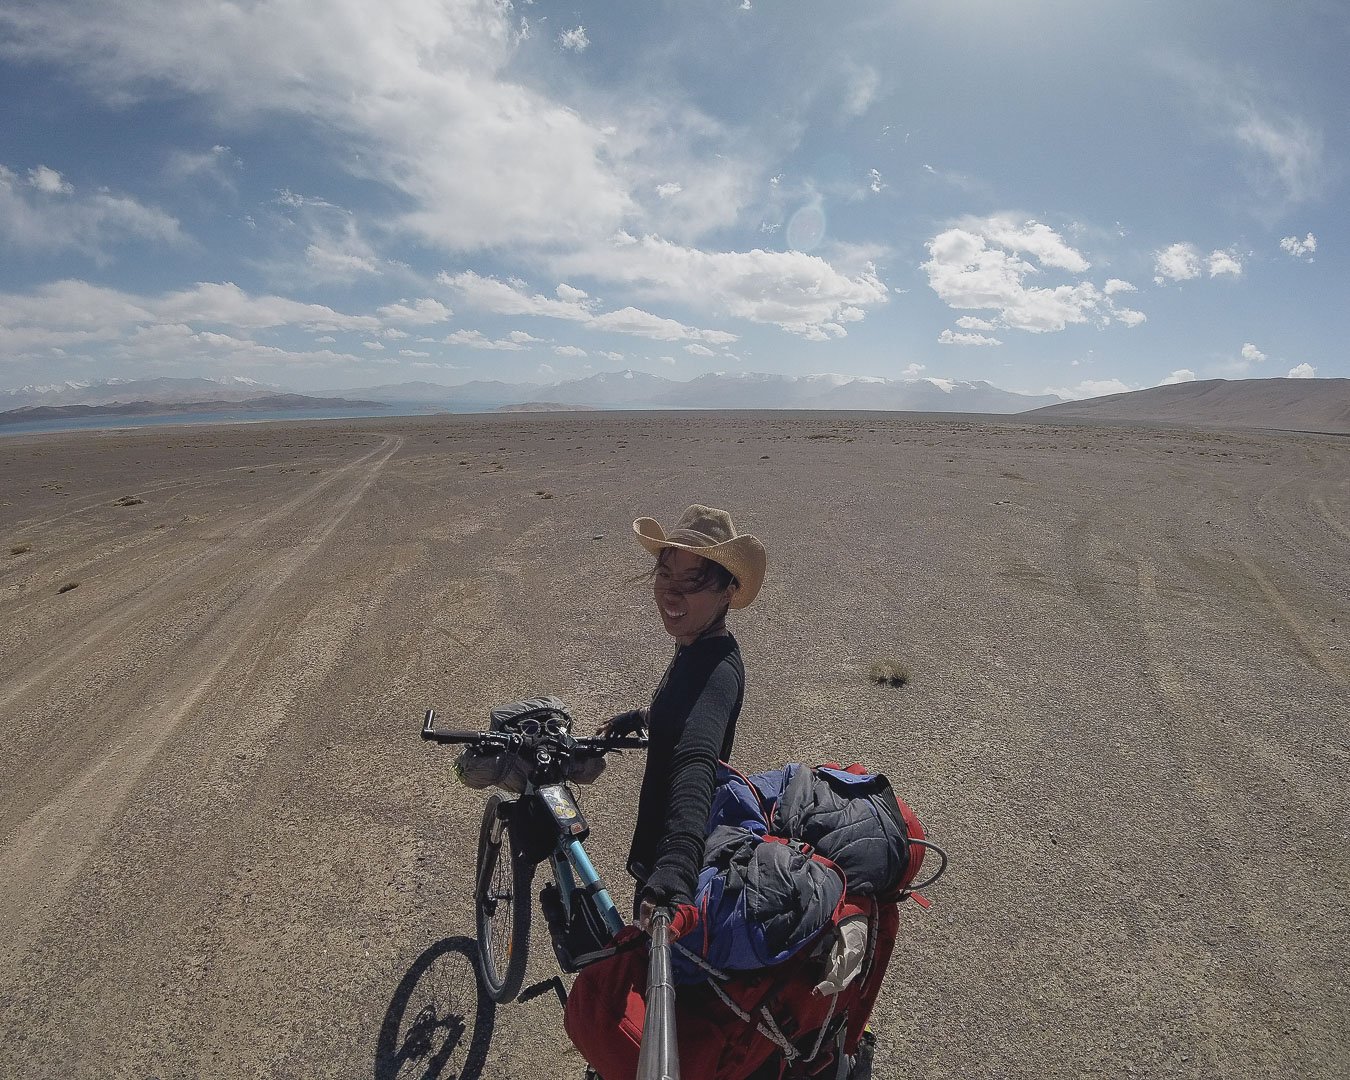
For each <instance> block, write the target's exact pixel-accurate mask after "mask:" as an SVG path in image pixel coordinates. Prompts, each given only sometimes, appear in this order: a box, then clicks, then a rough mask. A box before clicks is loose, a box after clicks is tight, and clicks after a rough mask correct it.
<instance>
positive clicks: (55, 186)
mask: <svg viewBox="0 0 1350 1080" xmlns="http://www.w3.org/2000/svg"><path fill="white" fill-rule="evenodd" d="M28 186H29V187H35V188H37V189H38V191H40V192H42V193H43V194H44V195H71V194H73V193H74V191H75V188H74V186H73V185H71V184H70V183H69V182H67V181H66V180H64V179H63V178H62V176H61V174H60V173H59V172H57V171H56V170H55V169H52V168H48V167H47V166H46V165H39V166H38V167H37V168H36V169H29V170H28Z"/></svg>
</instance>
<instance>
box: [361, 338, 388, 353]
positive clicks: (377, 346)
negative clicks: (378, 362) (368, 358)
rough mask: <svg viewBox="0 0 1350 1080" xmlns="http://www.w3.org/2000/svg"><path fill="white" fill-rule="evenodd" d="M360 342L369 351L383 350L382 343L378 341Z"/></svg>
mask: <svg viewBox="0 0 1350 1080" xmlns="http://www.w3.org/2000/svg"><path fill="white" fill-rule="evenodd" d="M361 344H362V345H364V346H365V347H366V348H367V349H369V350H370V351H371V352H384V345H382V344H381V343H380V342H378V341H363V342H361Z"/></svg>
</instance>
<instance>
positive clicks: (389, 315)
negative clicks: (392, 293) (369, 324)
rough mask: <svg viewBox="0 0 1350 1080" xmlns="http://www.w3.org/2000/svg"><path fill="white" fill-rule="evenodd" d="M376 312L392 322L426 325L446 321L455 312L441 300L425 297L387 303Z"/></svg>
mask: <svg viewBox="0 0 1350 1080" xmlns="http://www.w3.org/2000/svg"><path fill="white" fill-rule="evenodd" d="M375 314H377V315H379V316H380V317H381V318H384V319H388V320H389V321H390V322H401V323H412V324H413V325H415V326H425V325H428V324H430V323H438V322H445V320H446V319H448V318H450V316H451V315H453V314H454V312H453V311H451V310H450V309H449V308H448V307H446V306H445V305H444V304H442V303H441V302H440V301H439V300H432V299H430V298H429V297H423V298H422V299H420V300H413V301H411V302H410V301H408V300H400V301H399V302H398V303H396V304H385V305H384V307H379V308H376V309H375Z"/></svg>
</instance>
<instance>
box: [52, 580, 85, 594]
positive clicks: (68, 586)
mask: <svg viewBox="0 0 1350 1080" xmlns="http://www.w3.org/2000/svg"><path fill="white" fill-rule="evenodd" d="M79 587H80V583H79V582H78V581H67V582H66V583H65V584H64V585H62V586H61V587H60V588H59V589H57V590H56V591H57V592H58V593H63V592H70V590H71V589H78V588H79Z"/></svg>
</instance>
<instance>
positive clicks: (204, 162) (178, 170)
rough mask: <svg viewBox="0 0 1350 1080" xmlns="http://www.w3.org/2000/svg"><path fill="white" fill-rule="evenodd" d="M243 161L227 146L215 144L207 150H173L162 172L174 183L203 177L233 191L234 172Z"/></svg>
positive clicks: (240, 167)
mask: <svg viewBox="0 0 1350 1080" xmlns="http://www.w3.org/2000/svg"><path fill="white" fill-rule="evenodd" d="M243 165H244V163H243V162H242V161H240V160H239V158H238V157H236V156H235V154H234V152H233V151H232V150H231V149H230V148H229V147H228V146H221V145H219V144H217V145H216V146H213V147H211V149H209V150H182V149H179V150H173V151H171V152H170V153H169V156H168V159H167V160H166V161H165V164H164V174H165V176H166V177H168V179H169V180H170V181H172V182H174V183H182V182H183V181H185V180H192V179H197V178H199V177H204V178H206V179H208V180H212V181H214V182H215V183H217V184H219V185H220V186H221V187H223V188H225V189H226V190H227V191H233V190H234V186H235V178H234V174H235V173H237V172H238V171H239V170H240V169H242V168H243Z"/></svg>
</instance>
